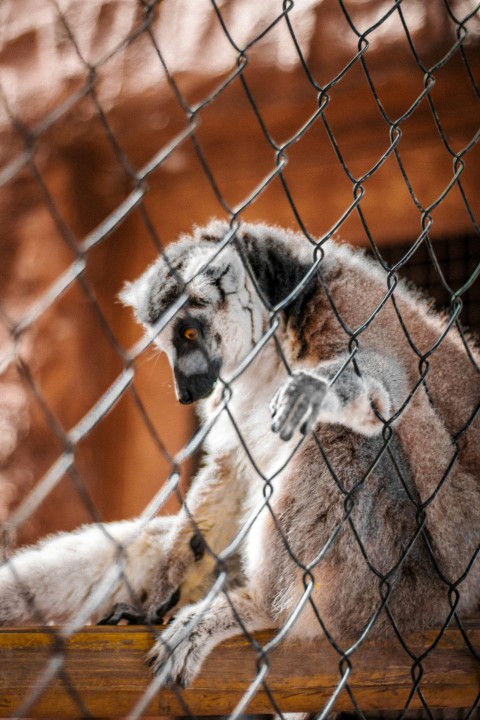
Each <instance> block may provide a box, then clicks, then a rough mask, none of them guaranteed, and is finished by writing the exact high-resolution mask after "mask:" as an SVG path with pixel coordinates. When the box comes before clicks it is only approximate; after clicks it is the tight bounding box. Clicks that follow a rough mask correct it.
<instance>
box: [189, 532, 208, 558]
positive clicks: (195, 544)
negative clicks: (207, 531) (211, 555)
mask: <svg viewBox="0 0 480 720" xmlns="http://www.w3.org/2000/svg"><path fill="white" fill-rule="evenodd" d="M190 547H191V548H192V551H193V557H194V559H195V562H199V560H201V559H202V558H203V556H204V555H205V548H206V546H205V540H204V539H203V535H202V533H201V532H196V533H195V535H194V536H193V537H192V539H191V540H190Z"/></svg>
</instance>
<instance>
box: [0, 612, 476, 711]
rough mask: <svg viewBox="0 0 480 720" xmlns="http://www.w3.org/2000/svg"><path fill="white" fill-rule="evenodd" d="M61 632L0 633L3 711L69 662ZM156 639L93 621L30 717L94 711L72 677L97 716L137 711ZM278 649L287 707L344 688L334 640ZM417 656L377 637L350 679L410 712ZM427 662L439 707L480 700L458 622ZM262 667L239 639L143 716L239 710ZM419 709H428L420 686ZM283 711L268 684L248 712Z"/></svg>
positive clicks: (373, 702)
mask: <svg viewBox="0 0 480 720" xmlns="http://www.w3.org/2000/svg"><path fill="white" fill-rule="evenodd" d="M273 635H274V633H272V632H269V633H259V634H257V635H256V636H255V638H256V640H257V642H259V643H260V644H261V645H265V644H266V643H267V642H268V641H269V640H271V638H272V637H273ZM435 637H436V633H435V632H434V631H431V632H425V633H420V634H415V635H414V636H411V637H409V638H408V642H409V647H411V648H415V652H416V653H420V652H422V651H423V650H424V649H426V648H427V647H429V645H430V644H431V643H432V642H433V641H434V639H435ZM468 637H469V640H470V642H471V644H472V645H473V647H476V648H477V650H478V649H480V622H478V623H477V622H473V623H470V625H469V626H468ZM52 638H53V636H52V635H51V634H50V633H47V632H45V631H44V630H41V629H30V628H29V629H25V628H21V629H18V628H14V629H13V628H12V629H3V630H2V631H1V632H0V717H12V716H14V717H15V716H16V714H17V713H18V708H19V707H20V706H21V705H22V703H23V702H24V701H25V700H26V698H28V697H29V694H30V693H32V692H34V691H35V688H36V687H38V683H39V680H40V678H41V677H42V673H44V672H45V671H46V668H48V667H49V663H50V665H51V666H54V665H55V658H57V661H58V666H59V667H62V666H63V662H60V661H61V660H63V657H62V653H63V651H62V650H61V649H60V650H59V649H58V648H57V655H56V656H55V646H54V643H53V640H52ZM151 645H152V634H151V632H149V631H148V630H146V629H145V628H141V627H140V628H139V627H132V626H125V627H116V628H108V627H89V628H85V629H83V630H82V631H81V632H79V633H77V634H76V635H74V636H73V637H72V638H70V639H69V640H68V641H67V643H66V646H65V664H64V667H65V670H66V675H64V676H61V675H59V674H58V673H57V672H56V670H55V667H53V669H54V670H55V672H54V677H53V679H52V680H51V681H50V682H48V683H47V685H46V689H45V691H44V692H41V693H40V694H39V696H38V698H37V699H36V701H35V703H34V704H33V706H32V707H31V708H29V709H28V717H32V718H33V717H38V718H41V717H50V718H57V717H63V718H75V717H84V715H85V710H84V709H82V708H81V707H80V706H79V705H78V704H77V703H76V702H75V700H74V699H73V697H72V694H71V692H69V689H68V686H69V684H70V683H71V685H72V686H73V687H74V688H75V691H76V693H77V694H78V696H80V697H81V698H82V700H83V703H84V705H85V707H86V708H87V709H88V711H89V712H90V713H91V715H92V716H94V717H118V716H125V715H128V714H129V713H131V712H132V709H133V708H134V707H135V706H136V704H137V703H138V702H139V700H140V698H141V696H142V695H143V694H144V692H145V691H146V690H147V688H148V687H149V685H150V683H151V680H152V678H151V675H150V673H149V670H148V668H147V667H146V666H145V663H144V657H145V654H146V652H147V650H148V649H149V648H150V647H151ZM58 653H59V654H58ZM268 657H269V663H270V671H269V673H268V675H267V683H268V687H269V688H270V691H271V693H272V695H273V697H274V698H275V701H276V702H277V703H278V706H279V707H280V708H281V710H282V711H284V712H315V711H317V712H318V711H319V710H321V709H322V708H323V707H324V706H325V704H326V703H327V702H328V700H329V699H330V698H331V696H332V694H333V693H334V692H335V690H336V688H337V686H338V683H339V680H340V672H339V657H338V655H337V653H336V652H335V651H334V650H333V649H332V648H331V647H330V645H329V644H328V642H327V641H322V642H319V643H311V644H308V645H297V644H293V643H283V644H282V645H281V646H280V647H278V648H277V649H276V650H274V651H273V652H271V653H269V655H268ZM412 664H413V662H412V659H411V658H410V657H409V656H408V655H407V654H406V653H405V651H404V650H403V649H402V648H401V646H400V644H399V643H398V642H396V641H391V642H389V643H382V644H373V643H371V642H368V643H365V645H363V646H362V647H361V648H360V649H359V650H358V651H356V652H355V653H354V654H353V656H352V672H351V675H350V678H349V685H350V688H351V689H352V691H353V693H354V695H355V698H356V700H357V702H358V703H359V704H360V706H361V707H362V709H363V710H364V711H371V710H401V709H402V708H403V707H404V705H405V703H406V701H407V698H408V696H409V693H410V691H411V689H412V674H411V670H412ZM422 667H423V677H422V680H421V689H422V693H423V695H424V697H425V699H426V701H427V702H428V703H429V705H430V707H431V708H432V709H434V708H468V707H471V706H472V704H473V703H474V701H475V698H476V697H477V695H478V693H479V690H480V667H479V665H478V662H477V661H476V659H475V657H474V656H473V655H472V653H471V652H470V651H469V650H468V648H467V646H466V644H465V641H464V639H463V637H462V636H461V633H460V632H459V631H458V630H457V629H455V628H452V629H449V630H448V631H447V632H446V633H445V635H444V637H443V638H442V639H441V641H440V643H439V644H438V646H437V647H436V648H435V651H434V652H433V653H432V654H431V656H429V657H428V658H426V659H425V660H424V662H423V663H422ZM256 675H257V653H256V651H255V650H254V649H253V648H252V646H251V644H250V643H249V641H248V640H247V639H246V638H244V637H243V636H241V637H236V638H234V639H232V640H229V641H227V642H225V643H223V644H222V645H221V646H220V647H219V648H218V649H217V650H216V651H215V652H214V653H212V655H211V656H210V657H209V659H208V660H207V662H206V664H205V666H204V668H203V670H202V672H201V675H200V676H199V678H198V679H197V680H196V682H195V683H194V684H193V686H192V687H191V688H189V689H188V690H185V691H177V692H175V691H174V690H173V689H164V690H161V691H160V692H155V693H154V694H153V696H152V697H153V700H152V701H151V702H149V703H147V705H146V707H145V708H143V714H145V715H148V716H149V717H157V716H160V715H168V714H173V715H179V714H180V715H185V714H186V710H185V706H183V705H182V701H181V698H183V700H184V702H185V703H186V704H187V705H188V707H189V708H190V711H191V712H192V713H194V714H196V715H221V714H227V713H230V712H232V711H233V709H234V708H235V706H236V705H237V703H238V702H239V701H240V699H241V698H242V696H243V694H244V693H245V691H246V690H247V689H248V687H249V686H250V684H251V683H252V681H253V680H254V679H255V677H256ZM411 707H413V708H419V707H421V700H420V698H419V696H418V694H415V696H414V697H413V699H412V702H411ZM335 708H336V709H337V710H349V709H351V708H352V705H351V700H350V698H349V697H348V694H347V693H346V692H345V691H342V692H341V693H340V695H339V697H338V700H337V702H336V704H335ZM273 711H274V710H273V708H272V703H271V701H270V699H269V697H268V695H267V693H266V692H265V691H264V690H263V689H262V688H260V690H259V692H258V693H257V694H256V695H255V696H254V698H253V699H252V700H251V702H250V704H249V705H248V712H251V713H271V712H273Z"/></svg>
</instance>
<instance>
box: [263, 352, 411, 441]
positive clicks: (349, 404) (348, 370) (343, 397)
mask: <svg viewBox="0 0 480 720" xmlns="http://www.w3.org/2000/svg"><path fill="white" fill-rule="evenodd" d="M347 359H348V356H347V355H345V356H341V357H339V358H337V359H335V360H332V361H328V362H324V363H321V364H320V365H318V366H317V367H316V368H315V369H308V370H299V371H295V372H293V373H292V374H291V375H290V376H289V377H288V378H287V380H286V381H285V382H284V383H283V384H282V385H281V387H280V388H279V390H278V392H277V393H276V395H275V396H274V398H273V400H272V403H271V406H270V409H271V412H272V416H273V423H272V430H273V432H278V433H280V437H281V438H282V439H283V440H289V439H290V438H291V437H292V435H293V433H294V432H295V430H296V429H297V427H299V429H300V432H302V433H304V434H306V433H309V432H310V431H311V430H313V428H314V427H315V424H316V423H317V422H326V423H338V424H341V425H345V426H346V427H348V428H351V429H352V430H355V431H356V432H358V433H360V434H362V435H369V436H371V435H377V434H378V433H380V432H381V431H382V428H383V427H384V423H383V422H382V420H381V419H380V418H379V417H378V415H377V414H376V413H375V411H374V409H373V407H372V404H373V405H374V407H375V408H376V410H377V411H378V412H379V413H380V415H381V416H382V417H383V418H384V420H388V419H389V418H390V417H391V416H392V415H393V414H394V413H395V411H396V410H397V409H398V408H399V407H400V405H401V403H402V402H403V401H404V400H405V399H406V397H407V394H408V389H407V384H406V381H405V376H404V373H403V371H402V369H401V368H400V367H399V366H398V365H397V363H396V362H395V361H394V360H392V359H390V358H387V357H384V356H381V355H379V354H378V353H375V352H373V351H362V352H360V353H358V355H357V356H356V362H357V365H358V367H359V369H360V375H359V374H357V372H356V370H355V367H354V364H353V362H352V361H350V362H348V364H346V365H345V363H346V361H347ZM344 365H345V367H343V369H342V366H344ZM339 371H340V372H339ZM337 373H339V374H338V377H336V376H337ZM332 381H333V382H332Z"/></svg>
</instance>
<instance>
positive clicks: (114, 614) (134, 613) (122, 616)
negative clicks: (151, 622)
mask: <svg viewBox="0 0 480 720" xmlns="http://www.w3.org/2000/svg"><path fill="white" fill-rule="evenodd" d="M120 620H126V621H127V622H128V624H129V625H145V623H146V621H147V616H146V615H145V613H144V612H142V611H141V610H139V609H138V608H136V607H135V606H134V605H128V604H127V603H117V604H116V605H114V606H113V608H112V609H111V610H110V613H109V614H108V615H106V616H105V617H104V618H102V619H101V620H99V622H98V623H97V625H118V623H119V622H120Z"/></svg>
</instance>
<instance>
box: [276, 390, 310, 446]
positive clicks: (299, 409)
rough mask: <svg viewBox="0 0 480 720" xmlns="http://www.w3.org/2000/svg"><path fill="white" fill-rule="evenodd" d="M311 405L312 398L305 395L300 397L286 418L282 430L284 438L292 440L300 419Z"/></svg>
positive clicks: (281, 435)
mask: <svg viewBox="0 0 480 720" xmlns="http://www.w3.org/2000/svg"><path fill="white" fill-rule="evenodd" d="M309 406H310V399H309V398H308V397H306V396H305V395H304V396H303V397H300V399H299V401H298V402H297V403H296V404H295V405H294V407H293V410H292V411H291V413H290V414H289V417H287V418H286V421H285V423H284V425H283V427H282V429H281V431H280V437H281V438H282V440H290V438H291V437H292V435H293V433H294V432H295V430H296V429H297V427H298V425H299V423H300V421H301V420H302V418H303V417H304V416H305V414H306V413H307V412H308V410H309Z"/></svg>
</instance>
